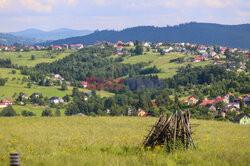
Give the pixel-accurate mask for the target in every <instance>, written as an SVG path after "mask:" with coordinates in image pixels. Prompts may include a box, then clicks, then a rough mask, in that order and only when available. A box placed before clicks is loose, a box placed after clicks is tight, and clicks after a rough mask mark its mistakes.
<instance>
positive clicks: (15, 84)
mask: <svg viewBox="0 0 250 166" xmlns="http://www.w3.org/2000/svg"><path fill="white" fill-rule="evenodd" d="M12 70H13V69H7V68H0V78H8V81H7V83H6V84H5V86H0V98H1V97H2V98H13V97H17V95H18V94H19V93H20V92H23V93H26V94H27V95H28V96H30V95H31V94H32V93H35V92H39V93H42V94H43V96H44V97H53V96H57V97H63V96H65V95H66V94H69V95H70V94H72V89H73V87H71V86H69V87H68V90H65V91H62V90H60V88H61V87H60V86H50V87H47V86H38V85H35V84H33V85H32V86H31V88H28V87H27V83H28V82H23V81H22V79H23V77H26V78H28V76H25V75H22V74H20V71H19V70H16V74H12V73H11V72H12ZM80 90H81V91H84V92H90V90H88V89H80ZM97 94H98V95H100V96H101V97H110V96H113V95H114V94H113V93H110V92H107V91H102V90H101V91H97Z"/></svg>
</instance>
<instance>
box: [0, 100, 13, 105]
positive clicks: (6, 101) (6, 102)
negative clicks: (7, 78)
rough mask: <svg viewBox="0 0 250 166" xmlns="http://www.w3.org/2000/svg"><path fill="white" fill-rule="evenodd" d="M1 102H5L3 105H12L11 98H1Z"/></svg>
mask: <svg viewBox="0 0 250 166" xmlns="http://www.w3.org/2000/svg"><path fill="white" fill-rule="evenodd" d="M2 103H3V104H5V105H12V103H13V100H11V99H3V100H2Z"/></svg>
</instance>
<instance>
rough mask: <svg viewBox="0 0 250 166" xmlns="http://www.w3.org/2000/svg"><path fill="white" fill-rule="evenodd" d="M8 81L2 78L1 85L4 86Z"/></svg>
mask: <svg viewBox="0 0 250 166" xmlns="http://www.w3.org/2000/svg"><path fill="white" fill-rule="evenodd" d="M5 83H6V80H5V79H4V78H0V86H4V85H5Z"/></svg>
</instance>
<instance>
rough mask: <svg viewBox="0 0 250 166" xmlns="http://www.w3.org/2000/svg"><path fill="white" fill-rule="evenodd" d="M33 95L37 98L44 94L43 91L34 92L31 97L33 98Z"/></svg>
mask: <svg viewBox="0 0 250 166" xmlns="http://www.w3.org/2000/svg"><path fill="white" fill-rule="evenodd" d="M33 97H35V98H42V97H43V95H42V94H41V93H33V94H32V95H31V96H30V98H33Z"/></svg>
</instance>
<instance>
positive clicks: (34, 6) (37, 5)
mask: <svg viewBox="0 0 250 166" xmlns="http://www.w3.org/2000/svg"><path fill="white" fill-rule="evenodd" d="M21 4H22V5H23V7H25V8H26V9H28V10H31V11H35V12H39V13H49V12H51V11H52V6H51V5H46V4H42V3H41V2H39V1H37V0H21Z"/></svg>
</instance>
